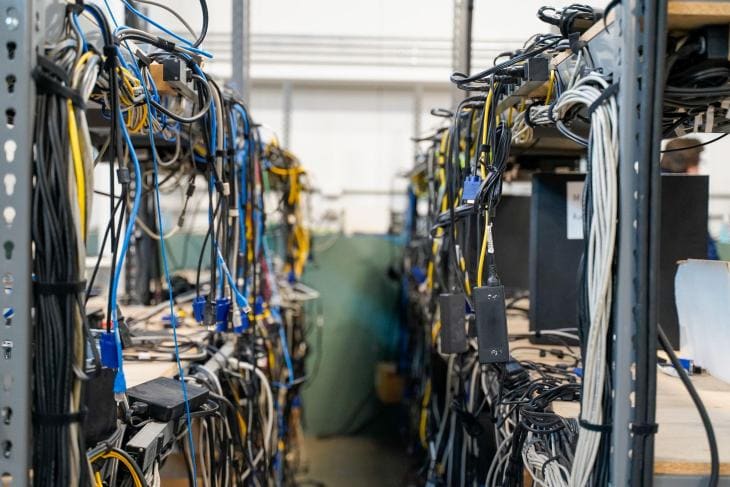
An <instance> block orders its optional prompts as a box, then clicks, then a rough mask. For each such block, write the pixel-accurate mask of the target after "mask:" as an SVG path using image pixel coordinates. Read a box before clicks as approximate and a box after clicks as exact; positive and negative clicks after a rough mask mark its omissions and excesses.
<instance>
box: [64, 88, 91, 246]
mask: <svg viewBox="0 0 730 487" xmlns="http://www.w3.org/2000/svg"><path fill="white" fill-rule="evenodd" d="M66 107H67V109H68V135H69V140H70V142H71V158H72V159H73V165H74V176H76V186H77V187H76V190H77V198H78V200H79V214H80V218H79V219H80V220H81V238H83V239H84V240H86V173H85V172H84V161H83V158H82V156H81V144H80V143H79V131H78V127H77V126H76V113H75V112H74V107H73V103H71V100H70V99H69V100H66Z"/></svg>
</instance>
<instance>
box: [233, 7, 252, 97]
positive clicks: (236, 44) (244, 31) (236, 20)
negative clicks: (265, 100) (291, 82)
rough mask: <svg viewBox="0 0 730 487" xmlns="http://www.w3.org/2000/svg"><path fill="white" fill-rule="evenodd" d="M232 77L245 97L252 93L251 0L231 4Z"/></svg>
mask: <svg viewBox="0 0 730 487" xmlns="http://www.w3.org/2000/svg"><path fill="white" fill-rule="evenodd" d="M231 19H232V26H231V27H232V29H231V34H232V35H231V42H232V45H231V68H232V70H233V73H232V76H231V79H232V80H233V84H234V86H235V87H236V89H238V91H239V93H241V96H243V99H244V100H245V101H246V102H248V101H249V97H250V95H251V92H250V90H251V86H250V85H251V83H250V81H251V72H250V68H251V50H250V48H249V46H250V37H251V21H250V19H251V0H234V1H233V2H232V6H231Z"/></svg>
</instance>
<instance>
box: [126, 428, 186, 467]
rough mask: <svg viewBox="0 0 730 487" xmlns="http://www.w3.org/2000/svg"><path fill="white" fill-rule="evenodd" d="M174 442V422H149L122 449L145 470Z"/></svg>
mask: <svg viewBox="0 0 730 487" xmlns="http://www.w3.org/2000/svg"><path fill="white" fill-rule="evenodd" d="M174 440H175V422H174V421H169V422H166V423H162V422H159V421H150V422H149V423H147V424H145V425H144V426H142V428H141V429H140V430H139V431H138V432H137V433H136V434H135V435H134V436H132V437H131V438H130V439H129V441H128V442H127V444H126V445H125V447H124V449H125V450H127V451H128V452H129V453H130V454H131V455H132V457H134V459H135V460H136V461H137V463H138V464H139V466H140V467H142V470H145V471H146V470H147V469H148V468H149V467H150V466H151V465H152V462H154V461H155V459H156V458H158V457H159V456H160V454H161V453H162V452H163V451H165V449H167V448H169V447H170V445H171V444H172V442H173V441H174Z"/></svg>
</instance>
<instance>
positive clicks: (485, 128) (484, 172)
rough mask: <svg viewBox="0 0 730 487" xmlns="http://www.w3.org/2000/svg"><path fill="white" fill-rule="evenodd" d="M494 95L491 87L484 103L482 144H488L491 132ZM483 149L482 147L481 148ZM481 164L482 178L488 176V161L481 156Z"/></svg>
mask: <svg viewBox="0 0 730 487" xmlns="http://www.w3.org/2000/svg"><path fill="white" fill-rule="evenodd" d="M493 96H494V90H493V89H491V88H490V89H489V93H488V94H487V101H486V102H485V103H484V122H483V124H482V146H486V145H487V135H488V134H489V108H490V106H491V105H492V98H493ZM480 150H481V148H480ZM480 162H481V164H480V165H479V169H480V172H481V174H482V179H486V178H487V169H486V167H485V163H486V161H484V160H482V159H481V158H480Z"/></svg>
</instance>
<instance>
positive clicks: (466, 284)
mask: <svg viewBox="0 0 730 487" xmlns="http://www.w3.org/2000/svg"><path fill="white" fill-rule="evenodd" d="M459 265H460V266H461V272H463V273H464V287H465V288H466V294H468V295H469V296H471V284H470V283H469V273H468V272H467V270H466V261H465V260H464V257H461V259H460V261H459Z"/></svg>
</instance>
